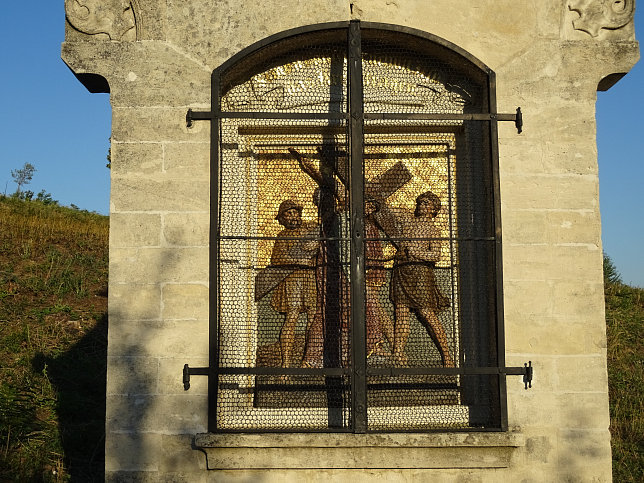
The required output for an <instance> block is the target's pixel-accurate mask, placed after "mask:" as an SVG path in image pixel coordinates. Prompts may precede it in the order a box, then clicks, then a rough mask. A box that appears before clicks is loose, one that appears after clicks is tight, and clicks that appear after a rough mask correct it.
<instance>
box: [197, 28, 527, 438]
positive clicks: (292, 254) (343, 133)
mask: <svg viewBox="0 0 644 483" xmlns="http://www.w3.org/2000/svg"><path fill="white" fill-rule="evenodd" d="M212 99H213V100H212V112H211V113H193V112H189V114H188V116H189V119H188V120H189V122H191V121H192V120H193V119H210V120H211V122H212V129H211V135H212V166H211V186H212V188H211V190H212V191H211V205H212V207H211V268H210V273H211V306H210V313H211V331H210V333H211V336H210V338H211V358H210V367H209V368H208V369H207V370H205V371H201V372H199V371H195V370H193V372H192V373H193V374H196V373H207V374H208V375H209V394H210V415H209V424H210V428H209V429H210V430H211V431H213V432H222V431H244V432H248V431H352V432H366V431H440V430H446V429H450V430H471V429H473V428H476V429H480V430H500V429H505V427H506V425H507V423H506V415H505V413H506V411H505V375H506V374H507V373H511V372H512V371H508V368H505V367H504V356H503V332H502V320H503V312H502V306H501V300H502V298H501V296H500V294H501V292H500V290H501V288H500V287H501V279H500V268H499V267H500V266H501V265H500V261H501V260H500V256H501V245H500V220H499V203H498V172H497V161H496V122H497V120H499V119H500V118H503V116H504V115H498V114H496V112H495V100H494V76H493V73H492V72H491V71H490V70H489V69H487V68H486V67H485V66H483V65H482V64H480V63H479V62H478V61H476V60H475V59H473V58H472V57H470V56H469V55H467V54H465V53H463V52H461V51H460V50H458V49H456V48H455V47H454V46H451V45H449V44H447V43H446V42H444V41H440V40H439V39H436V38H434V37H431V36H428V35H426V34H424V35H422V36H419V35H418V32H415V31H411V30H410V29H405V28H394V27H392V26H385V25H378V24H366V23H362V24H361V23H360V22H357V21H353V22H350V23H341V24H331V25H325V26H313V27H306V28H301V29H298V30H295V31H291V32H288V34H282V35H279V36H274V37H271V38H269V39H266V40H265V41H263V42H260V43H259V44H257V45H255V46H253V47H252V48H249V49H247V50H246V51H244V52H242V53H240V54H239V55H237V56H235V57H234V58H232V59H231V60H230V61H228V62H227V63H225V64H224V65H222V66H221V67H220V68H218V69H217V70H215V71H214V73H213V93H212ZM505 119H507V120H510V119H512V120H519V119H520V117H519V116H507V115H505ZM518 122H519V121H518ZM517 126H518V127H520V126H519V125H517ZM186 371H187V374H188V376H187V377H188V379H189V374H190V371H189V370H188V369H186Z"/></svg>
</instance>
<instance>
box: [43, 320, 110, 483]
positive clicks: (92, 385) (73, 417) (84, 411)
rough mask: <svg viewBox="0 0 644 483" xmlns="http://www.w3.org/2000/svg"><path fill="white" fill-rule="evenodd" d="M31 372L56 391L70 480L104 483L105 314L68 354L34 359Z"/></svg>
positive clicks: (61, 433)
mask: <svg viewBox="0 0 644 483" xmlns="http://www.w3.org/2000/svg"><path fill="white" fill-rule="evenodd" d="M33 368H34V370H36V371H38V372H41V371H43V370H44V371H45V372H46V374H47V375H48V377H49V380H50V381H51V383H52V385H53V386H54V388H55V390H56V393H57V400H58V403H57V407H56V409H57V413H58V421H59V425H60V435H61V438H62V444H63V448H64V452H65V454H64V459H65V466H66V468H67V473H68V474H69V475H70V476H71V481H73V482H74V481H79V482H93V481H97V482H99V481H100V482H102V481H104V480H105V383H106V368H107V313H105V314H103V315H102V316H101V318H100V319H98V320H97V322H96V325H95V326H94V328H92V329H91V330H90V331H89V332H87V333H86V334H85V335H84V336H83V338H82V339H80V340H79V341H78V342H77V343H76V344H75V345H74V346H72V347H71V348H70V349H69V350H68V351H66V352H64V353H62V354H60V355H58V356H55V357H51V356H45V355H44V354H42V353H39V354H36V356H35V357H34V359H33Z"/></svg>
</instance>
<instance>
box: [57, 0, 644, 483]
mask: <svg viewBox="0 0 644 483" xmlns="http://www.w3.org/2000/svg"><path fill="white" fill-rule="evenodd" d="M61 1H62V0H61ZM634 3H635V2H634V1H633V0H628V1H623V2H611V1H608V2H604V1H601V0H540V1H538V2H535V1H527V0H512V1H510V0H480V1H476V2H472V1H470V0H435V1H431V2H428V1H426V0H396V1H390V0H355V1H349V0H330V1H317V0H279V1H273V0H267V1H266V2H263V3H262V4H261V5H260V4H257V2H254V1H250V0H235V1H229V0H221V1H218V2H212V1H209V0H191V1H189V2H186V1H180V0H131V1H130V0H104V1H100V2H99V1H98V0H93V1H91V0H66V1H65V5H66V12H67V19H66V38H65V42H64V43H63V46H62V57H63V59H64V61H65V62H66V63H67V64H68V65H69V67H70V68H71V69H72V70H73V71H74V73H75V74H76V75H77V76H78V78H79V80H80V81H81V82H83V83H85V85H86V86H87V87H88V89H90V90H93V91H100V90H104V89H105V81H107V85H109V92H110V93H111V103H112V109H113V118H112V119H113V120H112V151H111V157H112V174H111V176H112V192H111V203H110V284H109V341H108V379H107V380H108V382H107V414H106V475H107V476H106V477H107V479H108V480H109V481H191V482H196V481H263V482H269V481H347V480H356V481H362V480H365V481H368V480H371V479H376V478H377V479H382V480H384V481H446V482H449V481H481V482H483V481H490V482H492V481H526V482H528V481H534V482H538V481H610V479H611V461H610V445H609V438H610V436H609V433H608V424H609V420H608V396H607V373H606V338H605V325H604V308H603V289H602V287H603V286H602V249H601V240H600V215H599V204H598V193H599V191H598V173H597V150H596V143H595V101H596V91H597V89H598V86H599V85H600V83H601V86H602V88H606V87H607V86H609V85H610V84H611V82H614V80H615V79H617V78H619V75H622V74H625V73H627V72H628V71H629V69H630V68H631V67H632V65H633V64H634V63H635V62H636V61H637V59H638V56H639V48H638V44H637V42H636V41H635V37H634V29H633V22H632V18H633V16H632V11H631V7H633V8H634ZM352 18H357V19H360V20H363V21H369V22H384V23H391V24H398V25H402V26H408V27H412V28H415V29H419V30H422V31H426V32H429V33H431V34H434V35H437V36H439V37H442V38H444V39H446V40H448V41H450V42H452V43H454V44H456V45H457V46H459V47H461V48H463V49H464V50H466V51H468V52H469V53H471V54H472V55H473V56H475V57H476V58H478V59H480V60H481V61H482V62H484V63H485V64H486V65H488V66H489V67H490V68H491V69H492V70H493V71H494V72H495V73H496V80H497V100H498V111H499V112H514V109H515V108H516V107H517V106H521V108H522V110H523V113H524V128H523V133H522V134H521V135H517V134H516V130H515V129H514V127H513V126H512V125H510V124H509V123H505V124H504V123H502V124H501V125H500V128H499V129H500V130H499V167H500V186H501V212H502V223H503V240H504V244H503V293H504V301H503V302H504V306H505V321H504V323H505V337H506V340H505V343H506V360H507V365H509V366H516V365H523V363H524V362H525V361H526V360H532V361H533V364H534V366H535V380H534V384H533V386H534V388H533V389H532V390H530V391H525V390H524V389H523V385H522V384H521V382H520V381H519V379H518V378H517V379H510V380H509V384H508V413H509V425H510V432H508V433H501V434H497V435H491V436H490V435H480V434H479V435H477V434H475V433H473V434H471V435H469V437H460V436H455V437H451V438H450V437H447V436H449V435H447V436H446V435H425V436H423V437H415V436H413V435H410V436H405V437H397V436H396V437H394V436H391V437H387V436H383V437H382V438H375V437H372V438H362V437H357V436H356V435H347V436H346V437H339V436H337V435H331V436H329V435H327V436H319V437H313V436H308V437H300V436H293V437H289V438H284V437H282V436H279V435H278V436H275V435H270V434H266V435H262V438H257V437H255V438H248V439H244V440H242V441H241V443H240V440H239V438H238V437H237V436H234V435H231V436H228V437H225V436H219V437H217V438H218V439H217V438H215V439H214V440H213V441H212V442H211V446H214V447H215V449H211V450H209V451H208V453H209V454H208V457H206V455H205V454H204V452H202V451H201V450H198V449H195V442H194V436H195V434H197V433H203V432H206V430H207V413H208V411H207V405H208V395H207V394H208V392H207V381H206V378H203V377H193V380H192V388H191V389H190V391H188V392H186V391H184V389H183V385H182V381H181V370H182V367H183V365H184V364H185V363H189V364H190V365H191V366H197V367H199V366H207V365H208V352H209V348H208V283H209V271H208V270H209V269H208V267H209V265H208V246H209V238H208V234H209V201H210V200H209V189H210V182H209V152H210V147H209V142H210V136H209V124H208V123H206V122H198V123H195V124H194V126H193V127H191V128H188V127H186V123H185V115H186V111H187V109H188V108H192V109H195V110H209V109H210V75H211V72H212V71H213V69H214V68H216V67H217V66H218V65H220V64H221V63H222V62H224V61H226V60H227V59H228V58H230V57H231V56H232V55H234V54H236V53H237V52H239V51H240V50H242V49H243V48H245V47H247V46H249V45H251V44H252V43H254V42H256V41H259V40H261V39H263V38H265V37H267V36H269V35H272V34H275V33H278V32H281V31H283V30H286V29H290V28H295V27H300V26H302V25H308V24H316V23H323V22H334V21H345V20H349V19H352ZM614 74H617V75H614ZM103 79H104V80H103ZM602 81H603V82H602ZM483 436H485V437H483ZM343 446H346V447H347V448H350V449H347V450H346V451H344V452H343V451H341V452H340V453H338V454H337V458H340V457H346V458H348V460H350V461H349V462H347V463H346V464H344V465H336V464H334V463H333V462H334V461H336V459H334V458H335V457H334V455H335V454H336V453H337V451H338V447H343ZM257 447H259V448H263V449H262V450H261V451H256V450H254V449H253V448H257ZM217 448H218V449H217ZM325 449H326V450H328V451H325ZM333 451H335V453H334V452H333ZM312 455H318V456H316V457H315V458H312V457H311V456H312ZM342 455H344V456H342ZM409 455H413V458H411V457H410V456H409ZM286 456H288V457H286ZM276 461H277V463H276ZM324 461H326V462H327V463H321V462H324Z"/></svg>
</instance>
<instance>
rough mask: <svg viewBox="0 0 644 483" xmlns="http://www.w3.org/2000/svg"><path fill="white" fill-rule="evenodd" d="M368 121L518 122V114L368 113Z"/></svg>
mask: <svg viewBox="0 0 644 483" xmlns="http://www.w3.org/2000/svg"><path fill="white" fill-rule="evenodd" d="M364 118H365V119H366V120H372V119H381V120H414V121H416V120H418V121H492V120H496V121H516V120H517V115H516V114H501V113H472V114H461V113H455V112H454V113H451V112H435V113H432V112H428V113H424V112H367V113H365V114H364Z"/></svg>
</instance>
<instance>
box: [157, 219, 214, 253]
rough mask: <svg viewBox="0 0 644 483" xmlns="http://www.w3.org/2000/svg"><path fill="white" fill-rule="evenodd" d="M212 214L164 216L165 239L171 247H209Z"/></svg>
mask: <svg viewBox="0 0 644 483" xmlns="http://www.w3.org/2000/svg"><path fill="white" fill-rule="evenodd" d="M209 230H210V213H168V214H165V215H164V216H163V239H164V242H165V244H166V245H169V246H184V247H197V246H208V242H209V235H210V233H209Z"/></svg>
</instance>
